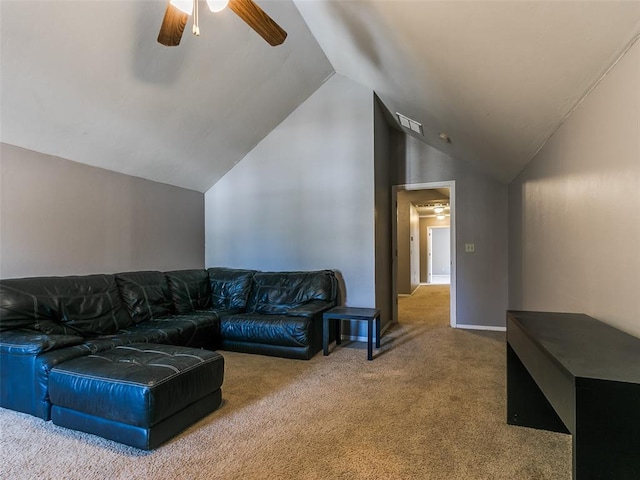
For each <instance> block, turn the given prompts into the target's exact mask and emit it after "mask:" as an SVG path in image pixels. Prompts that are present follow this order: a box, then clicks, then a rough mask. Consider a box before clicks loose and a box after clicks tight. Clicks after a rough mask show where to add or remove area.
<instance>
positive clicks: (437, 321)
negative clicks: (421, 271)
mask: <svg viewBox="0 0 640 480" xmlns="http://www.w3.org/2000/svg"><path fill="white" fill-rule="evenodd" d="M398 321H399V322H400V323H411V324H421V325H434V326H435V325H441V326H444V325H449V285H420V286H419V287H418V288H417V289H416V291H415V292H414V293H413V295H411V296H407V297H398Z"/></svg>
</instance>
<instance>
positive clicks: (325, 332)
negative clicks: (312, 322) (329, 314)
mask: <svg viewBox="0 0 640 480" xmlns="http://www.w3.org/2000/svg"><path fill="white" fill-rule="evenodd" d="M322 354H323V355H324V356H325V357H326V356H327V355H329V319H328V318H323V319H322Z"/></svg>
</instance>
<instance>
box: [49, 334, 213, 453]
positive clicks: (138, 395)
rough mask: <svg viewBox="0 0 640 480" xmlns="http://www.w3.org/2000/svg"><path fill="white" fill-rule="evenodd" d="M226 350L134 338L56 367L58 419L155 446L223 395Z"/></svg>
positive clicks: (53, 385)
mask: <svg viewBox="0 0 640 480" xmlns="http://www.w3.org/2000/svg"><path fill="white" fill-rule="evenodd" d="M223 376H224V358H223V357H222V355H220V354H219V353H216V352H211V351H208V350H199V349H194V348H186V347H176V346H172V345H156V344H152V343H135V344H131V345H127V346H121V347H116V348H114V349H112V350H107V351H105V352H101V353H99V354H96V355H88V356H86V357H80V358H76V359H73V360H69V361H68V362H64V363H62V364H60V365H59V366H57V367H55V368H53V369H52V370H51V374H50V377H49V396H50V400H51V403H52V404H53V406H52V409H51V419H52V421H53V423H55V424H56V425H60V426H63V427H67V428H72V429H74V430H80V431H83V432H88V433H92V434H95V435H99V436H101V437H104V438H108V439H110V440H115V441H116V442H120V443H124V444H127V445H131V446H133V447H137V448H142V449H145V450H150V449H152V448H156V447H157V446H159V445H160V444H162V443H163V442H165V441H166V440H168V439H170V438H171V437H173V436H174V435H176V434H178V433H179V432H180V431H182V430H184V429H185V428H187V427H188V426H189V425H191V424H192V423H194V422H196V421H197V420H199V419H200V418H202V417H204V416H205V415H207V414H208V413H210V412H212V411H213V410H215V409H216V408H218V406H219V405H220V403H221V400H222V394H221V390H220V387H221V385H222V380H223Z"/></svg>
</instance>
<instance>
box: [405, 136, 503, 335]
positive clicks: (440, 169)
mask: <svg viewBox="0 0 640 480" xmlns="http://www.w3.org/2000/svg"><path fill="white" fill-rule="evenodd" d="M454 141H455V139H454ZM404 142H405V145H404V147H402V146H397V147H396V149H395V150H396V152H397V155H398V172H397V177H396V183H397V184H399V185H403V184H419V183H427V182H444V181H455V182H456V206H455V209H456V211H455V222H456V225H455V232H456V233H455V234H456V323H457V325H458V326H465V325H472V326H480V327H481V326H486V327H504V326H505V323H506V313H505V312H506V310H507V300H508V283H507V282H508V279H507V276H508V265H507V242H508V241H507V185H504V184H502V183H500V182H498V181H497V180H494V179H493V178H491V177H489V176H488V175H486V174H484V173H483V172H480V171H478V170H476V169H474V168H473V167H472V166H471V165H470V164H469V163H467V162H465V161H463V160H460V159H456V158H453V157H450V156H449V155H447V154H445V153H443V152H441V151H440V150H437V149H436V148H433V147H432V146H430V145H427V144H425V143H423V142H421V141H419V140H416V139H415V138H413V137H409V136H405V139H404ZM465 243H474V244H475V253H465V251H464V244H465Z"/></svg>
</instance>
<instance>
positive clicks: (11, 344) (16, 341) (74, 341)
mask: <svg viewBox="0 0 640 480" xmlns="http://www.w3.org/2000/svg"><path fill="white" fill-rule="evenodd" d="M83 342H84V338H82V337H79V336H77V335H46V334H44V333H40V334H38V333H34V332H33V331H31V330H22V329H18V330H12V331H10V332H4V333H2V334H0V353H2V354H3V355H38V354H40V353H43V352H48V351H50V350H56V349H59V348H65V347H71V346H74V345H80V344H81V343H83Z"/></svg>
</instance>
